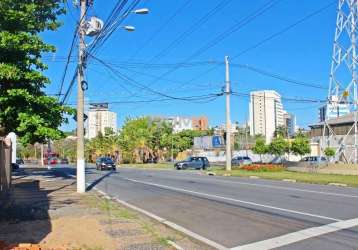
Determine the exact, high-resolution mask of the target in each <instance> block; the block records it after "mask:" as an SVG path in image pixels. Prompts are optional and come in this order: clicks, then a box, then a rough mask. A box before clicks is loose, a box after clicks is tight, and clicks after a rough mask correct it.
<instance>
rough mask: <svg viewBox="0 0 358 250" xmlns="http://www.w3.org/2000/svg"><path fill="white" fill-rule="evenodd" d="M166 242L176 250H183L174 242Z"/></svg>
mask: <svg viewBox="0 0 358 250" xmlns="http://www.w3.org/2000/svg"><path fill="white" fill-rule="evenodd" d="M167 242H168V244H169V245H171V246H172V247H174V248H175V249H176V250H184V248H182V247H181V246H179V245H178V244H176V243H175V242H173V241H171V240H167Z"/></svg>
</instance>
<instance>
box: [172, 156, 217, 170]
mask: <svg viewBox="0 0 358 250" xmlns="http://www.w3.org/2000/svg"><path fill="white" fill-rule="evenodd" d="M174 167H175V168H176V169H178V170H179V169H188V168H192V169H207V168H209V167H210V163H209V160H208V158H206V157H195V156H190V157H188V158H187V159H186V160H184V161H179V162H176V163H175V164H174Z"/></svg>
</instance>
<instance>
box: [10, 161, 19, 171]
mask: <svg viewBox="0 0 358 250" xmlns="http://www.w3.org/2000/svg"><path fill="white" fill-rule="evenodd" d="M19 168H20V166H19V164H18V163H11V170H12V171H14V170H17V169H19Z"/></svg>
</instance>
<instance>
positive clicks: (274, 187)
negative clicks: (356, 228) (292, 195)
mask: <svg viewBox="0 0 358 250" xmlns="http://www.w3.org/2000/svg"><path fill="white" fill-rule="evenodd" d="M190 178H192V179H194V180H205V181H208V180H215V181H218V182H223V183H232V184H239V185H248V186H256V187H267V188H272V189H282V190H290V191H299V192H306V193H315V194H323V195H330V196H341V197H346V198H358V195H350V194H342V193H334V192H324V191H315V190H309V189H301V188H292V187H282V186H275V185H270V184H257V183H250V182H243V181H227V180H222V179H218V178H212V177H211V178H210V179H209V178H197V177H195V176H193V177H190Z"/></svg>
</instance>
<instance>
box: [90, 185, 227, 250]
mask: <svg viewBox="0 0 358 250" xmlns="http://www.w3.org/2000/svg"><path fill="white" fill-rule="evenodd" d="M86 184H87V185H89V183H86ZM93 189H94V190H96V191H97V192H99V193H100V194H102V195H103V196H104V197H105V198H106V199H109V200H110V199H114V200H115V201H116V202H118V203H119V204H121V205H123V206H125V207H128V208H131V209H133V210H135V211H137V212H140V213H142V214H144V215H146V216H148V217H150V218H152V219H154V220H156V221H158V222H160V223H162V224H165V225H167V226H168V227H171V228H173V229H175V230H177V231H179V232H181V233H184V234H186V235H188V236H189V237H192V238H193V239H196V240H198V241H200V242H203V243H204V244H207V245H209V246H211V247H213V248H215V249H218V250H228V248H227V247H225V246H223V245H220V244H219V243H216V242H214V241H212V240H209V239H207V238H205V237H203V236H201V235H199V234H197V233H194V232H192V231H190V230H188V229H186V228H184V227H182V226H179V225H177V224H175V223H173V222H171V221H168V220H166V219H164V218H162V217H159V216H157V215H155V214H153V213H151V212H149V211H146V210H144V209H141V208H139V207H136V206H134V205H132V204H129V203H128V202H126V201H122V200H120V199H118V198H114V197H110V196H109V195H107V194H106V193H105V192H103V191H102V190H100V189H98V188H97V187H94V188H93Z"/></svg>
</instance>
